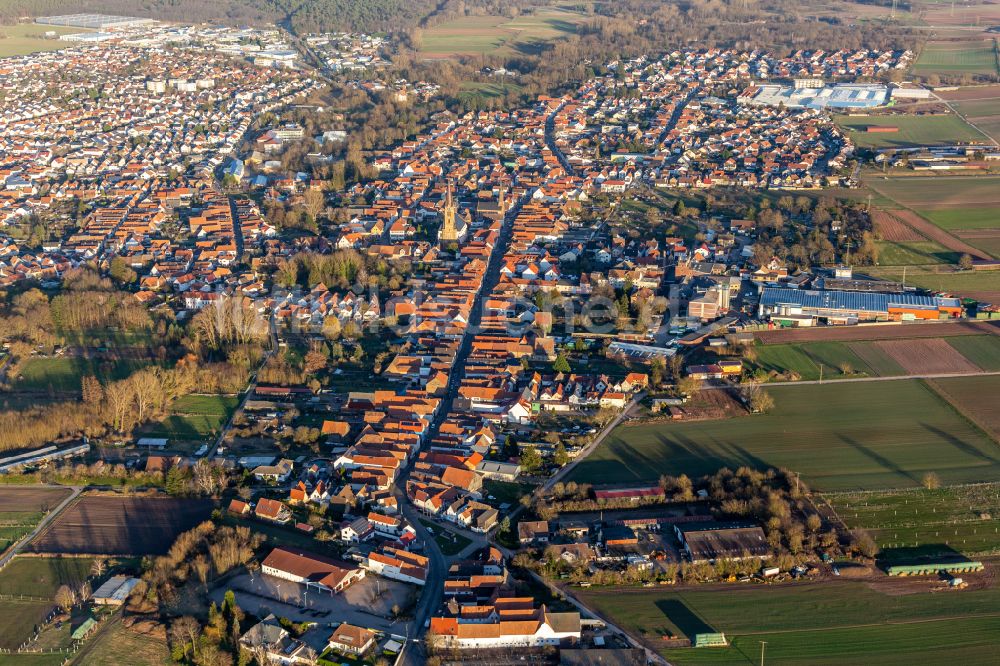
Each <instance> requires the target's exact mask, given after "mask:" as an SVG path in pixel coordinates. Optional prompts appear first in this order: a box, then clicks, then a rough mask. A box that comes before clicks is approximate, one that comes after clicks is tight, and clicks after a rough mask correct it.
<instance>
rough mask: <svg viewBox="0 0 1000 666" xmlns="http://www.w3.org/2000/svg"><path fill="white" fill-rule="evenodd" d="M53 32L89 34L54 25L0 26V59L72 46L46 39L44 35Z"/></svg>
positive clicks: (67, 43) (82, 30)
mask: <svg viewBox="0 0 1000 666" xmlns="http://www.w3.org/2000/svg"><path fill="white" fill-rule="evenodd" d="M49 31H53V32H55V33H56V34H59V35H67V34H71V33H75V32H89V31H88V30H84V29H82V28H65V27H61V26H54V25H35V24H33V23H18V24H17V25H0V58H6V57H7V56H16V55H27V54H29V53H37V52H38V51H56V50H58V49H65V48H68V47H70V46H73V43H72V42H60V41H59V40H58V39H46V38H45V33H46V32H49Z"/></svg>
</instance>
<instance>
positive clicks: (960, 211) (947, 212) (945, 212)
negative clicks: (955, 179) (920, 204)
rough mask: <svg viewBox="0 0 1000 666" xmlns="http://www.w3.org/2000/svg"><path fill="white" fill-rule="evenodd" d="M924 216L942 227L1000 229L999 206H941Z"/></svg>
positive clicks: (950, 229)
mask: <svg viewBox="0 0 1000 666" xmlns="http://www.w3.org/2000/svg"><path fill="white" fill-rule="evenodd" d="M924 216H925V217H926V218H927V219H928V220H930V221H931V222H933V223H934V224H936V225H938V226H939V227H941V228H942V229H947V230H949V231H952V230H955V229H1000V210H998V209H997V208H940V209H936V210H934V209H932V210H928V211H927V212H926V213H924Z"/></svg>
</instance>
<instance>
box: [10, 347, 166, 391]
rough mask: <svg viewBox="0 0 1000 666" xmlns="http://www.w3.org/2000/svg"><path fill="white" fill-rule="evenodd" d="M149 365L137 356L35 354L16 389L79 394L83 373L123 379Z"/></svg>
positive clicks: (17, 380) (25, 365)
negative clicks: (107, 358)
mask: <svg viewBox="0 0 1000 666" xmlns="http://www.w3.org/2000/svg"><path fill="white" fill-rule="evenodd" d="M146 365H148V363H147V362H145V361H142V360H137V359H116V360H113V361H104V360H95V359H87V358H80V357H71V356H55V357H46V358H43V357H40V356H36V357H32V358H30V359H28V360H27V361H26V362H25V363H24V364H23V365H22V366H21V369H20V374H19V375H18V377H17V378H16V380H15V381H14V382H13V388H14V390H25V391H48V390H50V389H51V390H52V391H56V392H59V393H79V392H80V380H81V378H82V377H83V376H84V375H95V376H97V378H98V379H100V380H101V381H102V382H108V381H114V380H119V379H124V378H126V377H128V376H129V375H130V374H132V373H133V372H134V371H136V370H138V369H140V368H143V367H145V366H146Z"/></svg>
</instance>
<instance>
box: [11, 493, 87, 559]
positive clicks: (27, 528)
mask: <svg viewBox="0 0 1000 666" xmlns="http://www.w3.org/2000/svg"><path fill="white" fill-rule="evenodd" d="M69 494H70V490H69V489H68V488H37V487H36V488H32V487H27V488H17V487H0V552H2V551H4V550H6V549H7V548H8V547H10V546H11V544H13V543H15V542H16V541H18V540H19V539H21V538H22V537H23V536H24V535H25V534H28V533H29V532H31V530H32V529H34V527H35V525H37V524H38V523H39V521H40V520H41V519H42V518H43V517H44V516H45V514H46V513H48V512H49V511H51V510H52V509H53V508H55V507H56V506H57V505H58V504H59V503H60V502H62V501H63V500H64V499H66V497H68V496H69Z"/></svg>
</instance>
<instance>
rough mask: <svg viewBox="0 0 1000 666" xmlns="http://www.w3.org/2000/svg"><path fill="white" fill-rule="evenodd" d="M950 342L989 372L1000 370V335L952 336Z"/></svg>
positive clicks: (963, 354) (966, 356)
mask: <svg viewBox="0 0 1000 666" xmlns="http://www.w3.org/2000/svg"><path fill="white" fill-rule="evenodd" d="M948 344H949V345H951V346H952V347H954V348H955V349H957V350H958V352H959V353H960V354H962V356H964V357H965V358H967V359H969V360H970V361H972V362H973V363H975V364H976V365H978V366H979V367H980V368H982V369H983V370H986V371H987V372H1000V336H996V335H973V336H969V337H958V338H950V339H949V340H948Z"/></svg>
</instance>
